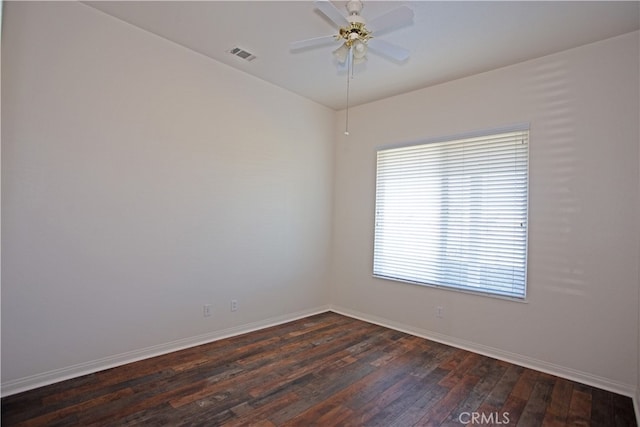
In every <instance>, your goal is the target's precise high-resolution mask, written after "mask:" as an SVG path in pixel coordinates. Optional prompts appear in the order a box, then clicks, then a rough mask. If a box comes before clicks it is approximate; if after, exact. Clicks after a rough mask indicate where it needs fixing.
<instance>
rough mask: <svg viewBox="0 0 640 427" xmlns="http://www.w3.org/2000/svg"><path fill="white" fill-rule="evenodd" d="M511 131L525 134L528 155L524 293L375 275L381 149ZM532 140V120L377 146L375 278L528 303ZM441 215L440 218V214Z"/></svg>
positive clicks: (454, 140) (374, 273) (479, 136)
mask: <svg viewBox="0 0 640 427" xmlns="http://www.w3.org/2000/svg"><path fill="white" fill-rule="evenodd" d="M511 132H524V133H526V154H525V158H526V167H525V168H524V171H525V173H526V187H525V190H524V194H525V197H526V203H525V214H524V217H525V219H524V221H523V224H524V244H523V247H522V256H523V259H524V266H523V275H524V277H523V289H522V295H521V296H520V295H513V294H512V295H505V294H504V293H498V292H497V291H496V292H492V291H491V289H487V288H479V289H477V290H476V289H471V288H470V286H469V285H468V284H467V285H461V286H462V287H457V286H450V285H443V284H436V283H428V282H423V281H418V280H408V279H403V278H397V277H390V276H387V275H379V274H376V248H377V243H376V240H377V237H378V233H377V230H378V225H377V224H378V179H379V171H378V168H379V164H378V161H379V160H378V156H379V153H380V152H381V151H385V150H395V149H402V148H410V147H418V146H424V145H429V144H434V143H447V142H450V143H453V142H459V141H461V140H467V139H473V138H487V137H493V136H498V135H501V134H506V133H511ZM530 143H531V128H530V124H529V123H520V124H516V125H511V126H504V127H499V128H493V129H486V130H482V131H474V132H467V133H462V134H456V135H450V136H444V137H433V138H427V139H422V140H417V141H410V142H403V143H391V144H384V145H380V146H377V147H376V148H375V153H374V154H375V156H374V158H375V159H376V160H375V161H376V164H375V168H374V169H375V176H374V178H375V182H374V223H373V248H372V249H373V250H372V255H373V256H372V264H373V265H372V271H373V277H374V278H376V279H381V280H388V281H392V282H400V283H408V284H412V285H418V286H424V287H430V288H437V289H443V290H447V291H453V292H459V293H466V294H471V295H479V296H486V297H491V298H497V299H505V300H509V301H515V302H521V303H526V302H527V297H528V294H529V293H528V264H529V259H528V252H529V251H528V246H529V214H530V207H529V204H530V182H531V176H530ZM439 218H441V217H439Z"/></svg>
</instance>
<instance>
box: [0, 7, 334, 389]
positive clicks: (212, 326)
mask: <svg viewBox="0 0 640 427" xmlns="http://www.w3.org/2000/svg"><path fill="white" fill-rule="evenodd" d="M5 6H6V9H5V17H4V19H5V26H4V29H3V34H2V63H3V68H2V87H3V93H2V124H3V126H2V198H3V200H2V228H3V230H2V231H3V233H2V273H3V277H2V382H3V392H5V393H6V392H11V391H15V390H17V389H20V388H21V387H27V388H28V387H32V386H34V385H38V384H39V383H42V382H43V381H44V382H47V381H53V380H57V379H60V378H61V377H64V376H65V375H74V374H78V373H81V372H82V370H83V369H88V370H91V368H96V367H101V366H104V365H105V364H108V363H111V362H118V361H119V362H121V361H122V360H123V359H122V358H118V355H124V356H125V359H126V357H129V356H141V355H142V356H144V355H145V354H147V353H145V349H152V350H158V349H161V350H162V349H165V350H166V349H170V348H172V346H173V345H174V344H176V342H177V343H179V344H188V343H191V342H192V341H189V338H190V337H196V338H194V339H195V340H196V341H197V339H200V338H202V337H205V338H206V337H212V336H215V332H216V331H235V330H238V329H237V328H241V327H242V326H243V325H254V326H255V325H258V326H259V325H260V324H263V323H264V322H267V321H271V320H282V319H285V318H290V317H291V316H294V315H301V314H306V313H309V312H310V311H314V310H318V309H322V308H326V306H327V304H328V302H329V301H328V289H327V287H326V283H327V264H328V259H329V252H328V251H329V245H330V234H331V233H330V232H331V228H330V220H331V211H332V206H331V201H332V193H331V192H332V173H333V169H332V166H333V151H332V150H333V125H334V112H333V111H331V110H329V109H326V108H324V107H322V106H319V105H318V104H315V103H312V102H310V101H308V100H305V99H303V98H301V97H299V96H297V95H294V94H292V93H290V92H287V91H284V90H282V89H280V88H277V87H275V86H272V85H270V84H267V83H265V82H263V81H261V80H258V79H255V78H253V77H250V76H248V75H246V74H244V73H241V72H238V71H236V70H233V69H231V68H229V67H227V66H225V65H222V64H220V63H217V62H215V61H212V60H210V59H208V58H206V57H204V56H201V55H198V54H196V53H193V52H191V51H189V50H187V49H184V48H182V47H180V46H177V45H174V44H172V43H170V42H167V41H165V40H162V39H160V38H158V37H156V36H153V35H151V34H149V33H146V32H144V31H142V30H139V29H136V28H134V27H132V26H130V25H128V24H125V23H123V22H121V21H118V20H116V19H114V18H111V17H109V16H107V15H105V14H102V13H101V12H98V11H96V10H94V9H92V8H90V7H88V6H85V5H82V4H79V3H76V2H44V3H32V2H9V3H7V4H5ZM232 298H236V299H238V300H239V305H240V309H239V310H238V311H237V312H235V313H231V312H230V307H229V303H230V300H231V299H232ZM207 303H209V304H213V316H212V317H210V318H204V317H203V315H202V306H203V304H207ZM233 328H236V329H233ZM198 337H200V338H198ZM167 343H169V344H167ZM163 345H165V346H166V348H165V347H162V346H163ZM154 346H156V347H154ZM158 346H159V347H158Z"/></svg>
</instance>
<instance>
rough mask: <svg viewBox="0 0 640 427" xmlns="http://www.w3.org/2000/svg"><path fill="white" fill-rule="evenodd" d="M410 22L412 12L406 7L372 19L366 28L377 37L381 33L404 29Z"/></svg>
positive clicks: (411, 20)
mask: <svg viewBox="0 0 640 427" xmlns="http://www.w3.org/2000/svg"><path fill="white" fill-rule="evenodd" d="M412 22H413V10H411V9H409V8H408V7H407V6H401V7H398V8H396V9H392V10H390V11H389V12H386V13H384V14H382V15H380V16H378V17H377V18H375V19H372V20H371V22H369V23H368V24H367V28H369V30H371V32H372V33H374V34H376V35H377V34H378V33H381V32H385V31H391V30H394V29H396V28H400V27H404V26H405V25H409V24H411V23H412Z"/></svg>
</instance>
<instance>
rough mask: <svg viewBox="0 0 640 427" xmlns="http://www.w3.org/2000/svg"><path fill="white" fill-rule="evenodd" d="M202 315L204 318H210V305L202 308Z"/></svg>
mask: <svg viewBox="0 0 640 427" xmlns="http://www.w3.org/2000/svg"><path fill="white" fill-rule="evenodd" d="M202 315H203V316H204V317H211V304H205V305H203V306H202Z"/></svg>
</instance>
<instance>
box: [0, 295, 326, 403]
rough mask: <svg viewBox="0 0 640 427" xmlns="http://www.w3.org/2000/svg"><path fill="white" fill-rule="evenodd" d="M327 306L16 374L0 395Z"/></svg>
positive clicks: (301, 315)
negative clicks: (23, 374)
mask: <svg viewBox="0 0 640 427" xmlns="http://www.w3.org/2000/svg"><path fill="white" fill-rule="evenodd" d="M329 308H330V307H329V305H326V306H320V307H316V308H313V309H308V310H302V311H298V312H295V313H289V314H285V315H282V316H276V317H271V318H269V319H265V320H260V321H257V322H253V323H248V324H245V325H240V326H234V327H232V328H228V329H223V330H221V331H214V332H210V333H206V334H202V335H197V336H194V337H189V338H183V339H179V340H176V341H171V342H168V343H165V344H159V345H154V346H151V347H146V348H142V349H138V350H133V351H128V352H126V353H121V354H116V355H113V356H108V357H104V358H102V359H98V360H92V361H89V362H84V363H79V364H77V365H73V366H68V367H65V368H60V369H55V370H52V371H48V372H43V373H40V374H35V375H31V376H28V377H24V378H19V379H16V380H11V381H6V382H3V383H2V385H1V389H2V392H1V395H2V397H6V396H10V395H12V394H17V393H21V392H23V391H27V390H32V389H34V388H38V387H42V386H45V385H49V384H53V383H57V382H60V381H64V380H68V379H71V378H77V377H80V376H83V375H88V374H92V373H95V372H99V371H103V370H105V369H110V368H114V367H117V366H122V365H126V364H127V363H132V362H137V361H139V360H143V359H149V358H151V357H156V356H161V355H163V354H167V353H172V352H174V351H179V350H184V349H186V348H190V347H195V346H198V345H202V344H207V343H210V342H213V341H218V340H221V339H224V338H229V337H233V336H236V335H241V334H245V333H247V332H253V331H257V330H260V329H265V328H269V327H271V326H276V325H280V324H283V323H287V322H291V321H293V320H298V319H301V318H304V317H309V316H313V315H314V314H319V313H324V312H326V311H329Z"/></svg>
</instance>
